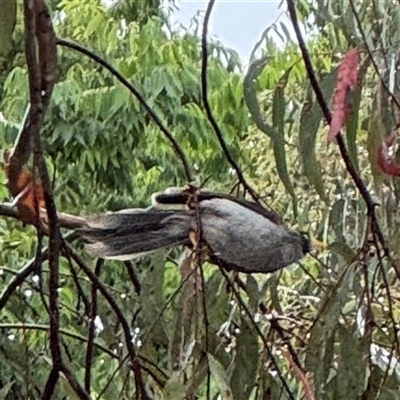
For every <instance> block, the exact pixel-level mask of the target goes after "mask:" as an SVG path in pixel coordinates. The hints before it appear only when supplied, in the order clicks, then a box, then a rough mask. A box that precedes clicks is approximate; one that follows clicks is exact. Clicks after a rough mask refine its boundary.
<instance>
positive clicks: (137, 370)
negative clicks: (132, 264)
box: [63, 243, 151, 400]
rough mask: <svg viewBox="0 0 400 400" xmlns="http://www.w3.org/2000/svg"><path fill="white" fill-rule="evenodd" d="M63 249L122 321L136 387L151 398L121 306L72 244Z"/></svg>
mask: <svg viewBox="0 0 400 400" xmlns="http://www.w3.org/2000/svg"><path fill="white" fill-rule="evenodd" d="M63 250H64V251H65V253H66V255H68V256H69V257H71V258H72V259H73V260H74V261H75V263H76V264H77V265H78V266H79V267H80V268H81V269H82V271H83V272H84V273H85V274H86V275H87V276H88V277H89V279H90V280H91V281H92V283H94V284H95V285H96V287H97V289H98V291H99V292H100V293H101V294H102V295H103V297H104V298H105V299H106V300H107V302H108V304H109V305H110V307H111V308H112V309H113V311H114V313H115V315H116V316H117V318H118V320H119V322H120V323H121V326H122V330H123V332H124V336H125V345H126V347H127V350H128V354H129V357H130V361H131V363H132V369H133V374H134V377H135V384H136V389H137V391H138V393H139V394H140V398H141V399H142V400H151V398H150V397H149V395H148V394H147V391H146V388H145V385H144V382H143V376H142V370H141V364H140V362H139V359H138V356H137V354H136V351H135V348H134V346H133V342H132V334H131V329H130V326H129V324H128V321H127V320H126V318H125V316H124V314H123V312H122V310H121V308H120V307H119V306H118V304H117V303H116V301H115V300H114V298H113V297H112V296H111V295H110V293H109V292H108V290H107V288H106V287H105V286H104V285H103V283H102V282H101V281H100V280H99V278H98V277H97V275H96V274H95V273H94V272H93V271H92V270H91V269H90V268H89V267H88V266H87V265H86V263H85V262H84V261H83V260H82V259H81V258H80V257H79V255H78V254H76V253H75V251H74V250H73V249H72V248H71V247H70V246H68V244H67V243H65V246H64V249H63Z"/></svg>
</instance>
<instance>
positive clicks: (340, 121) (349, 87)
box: [328, 48, 360, 142]
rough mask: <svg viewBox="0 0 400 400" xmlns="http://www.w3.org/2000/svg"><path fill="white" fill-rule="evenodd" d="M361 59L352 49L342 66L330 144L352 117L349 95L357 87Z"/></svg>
mask: <svg viewBox="0 0 400 400" xmlns="http://www.w3.org/2000/svg"><path fill="white" fill-rule="evenodd" d="M359 59H360V57H359V52H358V49H357V48H355V49H351V50H350V51H348V52H347V53H346V55H345V56H344V58H343V61H342V63H341V64H340V67H339V71H338V81H337V84H336V88H335V93H334V97H333V112H332V120H331V124H330V128H329V133H328V141H329V142H332V141H333V140H334V139H335V137H336V136H337V134H338V133H339V132H340V130H341V129H342V128H343V126H344V124H345V123H346V121H347V119H348V117H349V115H350V111H351V110H350V106H349V94H350V92H352V91H353V90H354V89H355V88H356V86H357V81H358V64H359Z"/></svg>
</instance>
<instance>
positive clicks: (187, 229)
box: [78, 189, 311, 273]
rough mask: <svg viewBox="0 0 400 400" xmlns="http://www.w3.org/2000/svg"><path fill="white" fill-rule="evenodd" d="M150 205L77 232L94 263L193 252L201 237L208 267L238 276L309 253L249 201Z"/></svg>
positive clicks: (206, 199)
mask: <svg viewBox="0 0 400 400" xmlns="http://www.w3.org/2000/svg"><path fill="white" fill-rule="evenodd" d="M152 202H153V205H152V206H151V207H149V208H146V209H129V210H122V211H118V212H112V213H107V214H103V215H100V216H98V217H91V218H88V219H87V220H86V223H85V225H84V226H83V227H81V228H79V229H78V232H79V233H80V234H81V235H82V236H83V237H84V238H85V240H86V241H87V242H88V244H87V245H86V249H87V251H88V252H89V253H90V254H92V255H93V256H95V257H100V258H105V259H115V260H128V259H132V258H135V257H138V256H141V255H144V254H149V253H153V252H155V251H157V250H160V249H166V248H171V247H176V246H180V245H183V246H187V247H191V248H193V247H196V246H197V245H198V244H196V243H194V241H195V238H196V237H200V239H201V241H202V242H204V244H205V247H206V248H207V249H208V254H207V257H208V259H209V261H210V262H212V263H215V264H217V265H223V266H225V267H228V268H230V269H232V270H235V271H239V272H245V273H252V272H261V273H266V272H272V271H275V270H278V269H281V268H283V267H285V266H288V265H290V264H292V263H294V262H296V261H298V260H300V259H301V258H302V257H304V256H305V255H306V254H307V253H308V252H309V251H310V250H311V242H310V239H309V237H308V236H307V235H305V234H301V233H297V232H295V231H292V230H290V229H288V228H287V227H286V226H284V225H283V223H282V222H281V220H280V218H279V216H278V215H277V214H275V213H274V212H272V211H269V210H266V209H265V208H263V207H262V206H260V205H258V204H256V203H253V202H250V201H247V200H243V199H238V198H236V197H233V196H229V195H223V194H216V193H211V192H202V191H197V192H195V193H194V192H193V190H191V189H173V190H171V189H167V190H166V191H165V192H162V193H156V194H154V195H153V197H152ZM165 206H169V208H168V209H166V208H165ZM171 206H172V207H173V209H171V208H170V207H171ZM183 207H184V208H183Z"/></svg>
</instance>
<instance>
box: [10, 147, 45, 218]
mask: <svg viewBox="0 0 400 400" xmlns="http://www.w3.org/2000/svg"><path fill="white" fill-rule="evenodd" d="M3 157H4V163H5V166H4V171H5V173H6V176H7V178H8V187H9V188H10V192H11V195H12V196H13V197H14V204H15V205H16V207H17V210H18V214H19V219H20V220H21V221H22V222H25V223H27V224H33V225H37V224H38V221H39V220H40V218H39V212H38V210H40V209H41V208H45V201H44V191H43V187H42V186H41V185H40V184H38V183H36V182H35V179H34V176H33V173H32V171H30V170H29V169H28V168H26V167H24V168H22V170H21V171H20V173H19V175H17V176H15V175H14V174H11V173H10V167H9V162H10V159H11V157H10V152H9V151H8V150H6V151H4V153H3Z"/></svg>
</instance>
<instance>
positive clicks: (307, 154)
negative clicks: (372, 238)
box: [299, 71, 337, 202]
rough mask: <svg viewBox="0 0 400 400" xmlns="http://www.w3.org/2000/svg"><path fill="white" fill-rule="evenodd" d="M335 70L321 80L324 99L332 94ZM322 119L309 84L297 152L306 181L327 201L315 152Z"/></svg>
mask: <svg viewBox="0 0 400 400" xmlns="http://www.w3.org/2000/svg"><path fill="white" fill-rule="evenodd" d="M336 76H337V71H333V72H331V73H329V74H328V75H326V76H325V77H324V78H323V79H322V80H321V84H320V86H321V90H322V93H323V95H324V98H325V99H326V100H329V99H330V97H331V96H332V94H333V89H334V87H335V83H336ZM321 119H322V111H321V108H320V106H319V104H318V102H317V101H316V99H315V96H314V95H313V91H312V88H311V86H309V87H308V90H307V92H306V100H305V102H304V106H303V109H302V110H301V115H300V128H299V154H300V162H301V165H302V167H303V173H304V175H305V177H306V178H307V180H308V182H309V183H310V184H311V185H313V186H314V188H315V190H316V191H317V193H318V194H319V196H320V198H321V199H322V200H323V201H325V202H327V201H328V197H327V195H326V192H325V186H324V183H323V180H322V174H321V165H320V163H319V162H318V161H317V157H316V154H315V147H316V139H317V132H318V128H319V126H320V123H321Z"/></svg>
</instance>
